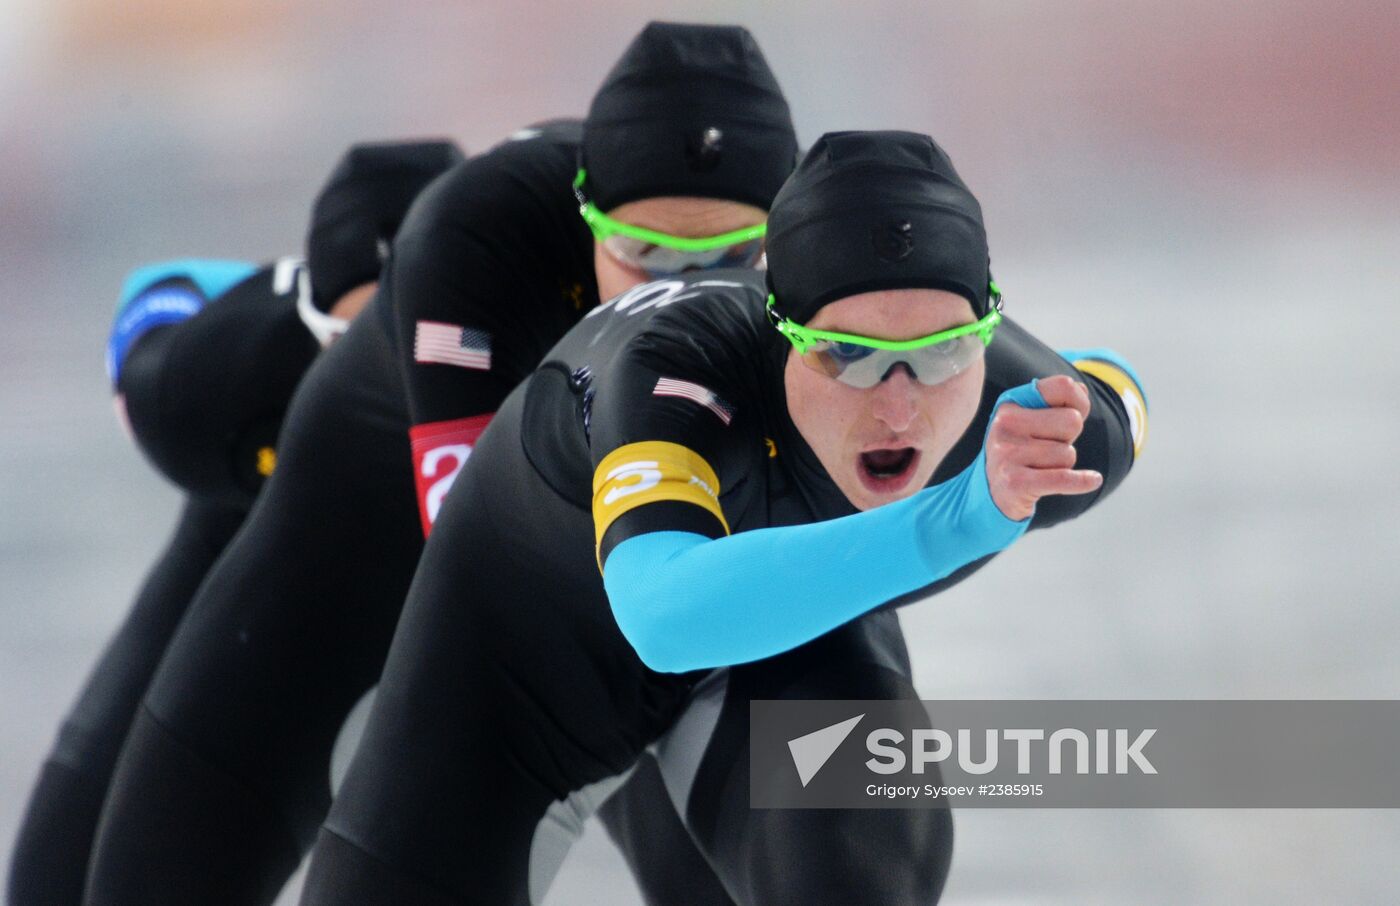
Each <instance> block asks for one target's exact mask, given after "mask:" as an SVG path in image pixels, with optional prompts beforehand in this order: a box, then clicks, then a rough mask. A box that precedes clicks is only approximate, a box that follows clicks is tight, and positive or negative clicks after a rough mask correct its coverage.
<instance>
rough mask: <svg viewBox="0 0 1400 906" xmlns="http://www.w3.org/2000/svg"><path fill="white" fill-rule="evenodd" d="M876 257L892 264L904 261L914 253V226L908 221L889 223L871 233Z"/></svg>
mask: <svg viewBox="0 0 1400 906" xmlns="http://www.w3.org/2000/svg"><path fill="white" fill-rule="evenodd" d="M870 238H871V241H872V242H874V244H875V256H876V257H877V258H879V259H880V260H881V261H888V262H890V263H891V264H893V263H895V262H896V261H903V260H904V259H905V258H908V257H909V254H910V253H911V252H913V251H914V225H913V224H911V223H910V222H909V221H907V220H900V221H896V222H894V223H887V224H884V225H882V226H877V227H875V228H874V229H873V230H871V231H870Z"/></svg>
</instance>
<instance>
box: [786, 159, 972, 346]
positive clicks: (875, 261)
mask: <svg viewBox="0 0 1400 906" xmlns="http://www.w3.org/2000/svg"><path fill="white" fill-rule="evenodd" d="M767 250H768V280H769V283H770V285H771V287H772V289H773V295H774V297H775V299H776V302H775V306H774V307H775V308H776V309H777V310H778V312H779V313H781V314H782V315H785V316H786V317H789V318H791V319H793V320H794V321H796V322H798V323H799V324H802V323H806V322H807V321H809V320H810V319H811V318H812V316H813V315H815V314H816V313H817V310H818V309H819V308H821V307H822V306H823V305H826V304H827V303H828V302H832V301H835V300H836V299H841V298H844V297H846V296H852V295H855V294H857V293H864V292H872V291H875V290H881V289H943V290H948V291H950V292H955V293H957V294H959V295H961V296H964V297H966V298H967V299H968V301H970V302H971V303H972V308H973V310H974V311H975V312H977V315H978V317H981V316H982V315H985V314H986V313H987V281H988V279H989V275H988V270H987V269H988V264H987V233H986V230H985V229H984V227H983V225H982V207H981V205H979V204H978V203H977V199H976V198H975V197H973V194H972V192H971V191H970V190H969V189H968V188H967V186H966V185H965V184H964V183H963V181H962V179H961V178H960V177H959V176H958V174H957V171H956V170H954V169H953V162H952V161H951V160H949V159H948V155H947V154H945V153H944V152H943V149H942V148H940V147H938V145H937V143H935V142H934V140H933V139H931V138H929V137H928V136H927V135H919V134H917V133H913V132H828V133H827V134H826V135H823V136H822V137H821V138H820V139H818V140H817V143H816V144H815V145H813V146H812V148H811V150H810V151H808V152H807V154H806V156H805V157H803V158H802V162H801V163H800V164H798V166H797V171H796V172H795V173H793V174H792V178H791V179H789V180H788V181H787V183H786V184H785V185H784V186H783V189H782V191H781V192H779V193H778V197H777V198H776V199H774V201H773V210H772V213H771V214H770V215H769V217H768V244H767Z"/></svg>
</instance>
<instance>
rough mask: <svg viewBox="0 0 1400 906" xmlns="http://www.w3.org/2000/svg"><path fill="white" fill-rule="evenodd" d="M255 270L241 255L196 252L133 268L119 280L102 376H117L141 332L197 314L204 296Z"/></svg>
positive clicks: (114, 378)
mask: <svg viewBox="0 0 1400 906" xmlns="http://www.w3.org/2000/svg"><path fill="white" fill-rule="evenodd" d="M256 272H257V268H256V267H254V266H253V265H251V264H248V263H246V262H243V261H211V260H204V259H195V258H187V259H183V260H179V261H163V262H160V263H159V264H149V265H147V266H145V267H139V268H137V269H136V270H134V271H132V272H131V273H130V274H129V275H128V276H127V278H126V281H125V282H124V283H123V284H122V295H121V302H120V304H119V305H118V306H117V317H116V321H115V322H114V323H113V324H112V333H111V336H109V337H108V339H107V376H108V377H109V378H110V379H111V381H112V386H113V387H115V386H116V384H117V380H118V378H120V377H121V370H122V361H123V360H124V359H125V358H126V353H127V350H129V349H130V348H131V344H132V343H135V342H136V340H137V338H139V337H140V336H141V335H142V334H144V333H145V332H146V331H148V330H150V329H151V328H153V327H158V326H160V325H162V324H175V323H178V322H180V321H183V320H185V319H186V318H189V317H192V316H194V315H195V314H198V313H199V310H200V309H201V308H203V307H204V306H205V305H206V304H207V303H208V302H211V301H213V300H214V299H216V298H218V297H219V296H221V295H223V294H224V293H225V292H227V291H228V290H229V288H230V287H232V286H234V285H235V284H237V283H240V282H242V281H243V280H246V279H247V278H248V277H249V276H250V275H252V274H254V273H256ZM190 284H193V286H191V285H190Z"/></svg>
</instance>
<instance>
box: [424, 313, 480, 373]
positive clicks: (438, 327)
mask: <svg viewBox="0 0 1400 906" xmlns="http://www.w3.org/2000/svg"><path fill="white" fill-rule="evenodd" d="M413 361H415V362H436V363H437V364H439V365H456V366H457V367H458V368H474V369H476V370H478V371H490V370H491V335H490V334H489V333H487V332H486V331H484V330H477V329H476V328H474V327H463V326H462V325H460V324H444V323H443V322H441V321H419V322H418V324H417V326H415V327H414V330H413Z"/></svg>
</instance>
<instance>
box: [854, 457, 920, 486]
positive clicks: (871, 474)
mask: <svg viewBox="0 0 1400 906" xmlns="http://www.w3.org/2000/svg"><path fill="white" fill-rule="evenodd" d="M920 455H921V454H920V453H919V451H918V449H917V448H915V447H899V448H889V449H880V450H866V451H865V452H864V453H862V454H860V464H859V466H858V468H857V469H856V471H857V472H859V473H860V480H861V483H862V484H864V485H865V486H866V487H867V488H869V489H870V490H872V491H875V492H876V493H879V494H889V493H892V492H894V491H898V490H899V489H900V488H902V487H904V486H905V485H906V484H908V483H909V478H910V477H911V476H912V475H913V474H914V467H915V466H916V465H917V464H918V462H919V456H920Z"/></svg>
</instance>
